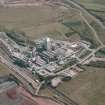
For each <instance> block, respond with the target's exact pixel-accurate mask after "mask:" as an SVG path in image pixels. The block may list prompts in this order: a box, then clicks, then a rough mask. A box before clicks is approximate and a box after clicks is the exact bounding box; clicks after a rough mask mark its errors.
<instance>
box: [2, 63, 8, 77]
mask: <svg viewBox="0 0 105 105" xmlns="http://www.w3.org/2000/svg"><path fill="white" fill-rule="evenodd" d="M7 74H9V70H8V68H7V67H6V66H4V65H2V64H0V76H3V75H7Z"/></svg>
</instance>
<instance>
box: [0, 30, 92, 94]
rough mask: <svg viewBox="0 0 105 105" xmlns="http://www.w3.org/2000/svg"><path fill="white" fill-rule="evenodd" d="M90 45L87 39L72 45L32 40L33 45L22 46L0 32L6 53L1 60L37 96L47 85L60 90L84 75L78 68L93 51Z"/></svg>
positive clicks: (61, 42)
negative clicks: (85, 53)
mask: <svg viewBox="0 0 105 105" xmlns="http://www.w3.org/2000/svg"><path fill="white" fill-rule="evenodd" d="M90 45H91V44H90V43H89V42H87V41H84V40H79V41H77V42H69V41H63V40H54V39H52V38H49V37H44V38H41V39H37V40H34V41H32V45H29V44H27V45H26V46H22V45H19V44H17V43H16V42H15V41H14V40H13V39H11V38H10V37H8V35H6V33H4V32H1V33H0V50H1V51H3V55H2V56H1V61H2V62H3V63H5V64H6V65H8V66H9V67H10V69H14V70H15V72H14V71H13V72H14V73H15V75H17V74H19V78H18V77H17V76H16V77H17V78H18V79H20V75H21V77H22V78H23V77H24V80H27V82H29V84H30V85H32V87H34V88H36V90H34V92H35V94H38V92H39V90H40V88H41V87H42V86H43V85H45V84H50V85H51V86H52V87H57V86H58V85H59V84H60V83H62V81H64V80H69V79H71V78H73V77H74V76H76V75H77V74H78V73H79V72H81V71H82V69H80V68H79V69H77V68H76V65H77V64H79V63H82V61H84V59H83V60H82V58H81V54H82V53H83V52H87V51H88V52H89V49H90V48H89V47H90ZM4 54H5V57H3V56H4ZM16 69H17V70H16ZM14 73H13V74H14ZM33 85H34V86H33ZM32 93H33V92H32Z"/></svg>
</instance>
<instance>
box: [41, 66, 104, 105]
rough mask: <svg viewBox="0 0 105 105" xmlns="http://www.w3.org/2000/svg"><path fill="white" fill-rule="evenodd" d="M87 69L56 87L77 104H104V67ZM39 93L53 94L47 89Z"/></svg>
mask: <svg viewBox="0 0 105 105" xmlns="http://www.w3.org/2000/svg"><path fill="white" fill-rule="evenodd" d="M85 69H86V70H87V71H85V72H83V73H80V74H79V75H78V76H77V77H76V78H74V79H72V80H71V81H68V82H64V83H62V84H61V85H60V86H59V87H58V88H57V89H58V90H59V91H61V92H63V93H64V94H66V95H67V96H68V97H69V98H71V99H72V100H74V101H75V102H77V103H78V104H79V105H105V69H98V68H93V67H86V68H85ZM40 94H41V95H46V96H50V97H52V96H54V92H53V91H50V90H48V89H45V90H43V91H41V93H40Z"/></svg>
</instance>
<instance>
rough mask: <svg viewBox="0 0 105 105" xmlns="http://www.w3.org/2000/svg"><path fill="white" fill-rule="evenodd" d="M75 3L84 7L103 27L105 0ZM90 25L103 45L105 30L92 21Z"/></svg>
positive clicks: (84, 0) (79, 0)
mask: <svg viewBox="0 0 105 105" xmlns="http://www.w3.org/2000/svg"><path fill="white" fill-rule="evenodd" d="M76 2H78V3H79V4H81V5H82V6H84V7H85V8H86V9H87V10H88V11H89V12H90V13H92V14H93V15H94V16H96V17H97V18H98V19H99V20H100V21H101V22H102V23H103V24H104V25H105V0H78V1H76ZM91 24H92V26H93V28H94V29H95V30H96V31H97V34H98V35H99V38H100V39H101V41H102V42H103V43H104V44H105V30H104V29H102V28H101V27H100V26H99V25H98V24H96V23H95V22H94V21H93V22H92V23H91Z"/></svg>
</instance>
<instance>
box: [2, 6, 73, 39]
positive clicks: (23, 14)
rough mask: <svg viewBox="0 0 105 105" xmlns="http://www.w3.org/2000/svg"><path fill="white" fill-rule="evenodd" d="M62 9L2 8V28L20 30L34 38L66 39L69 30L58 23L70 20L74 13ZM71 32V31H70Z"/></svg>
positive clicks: (48, 7) (45, 7) (40, 7)
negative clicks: (53, 37)
mask: <svg viewBox="0 0 105 105" xmlns="http://www.w3.org/2000/svg"><path fill="white" fill-rule="evenodd" d="M68 12H69V10H65V9H62V8H59V7H58V8H53V7H50V6H46V5H45V6H38V7H37V6H36V7H28V8H27V7H23V8H22V7H21V8H2V7H0V26H5V27H6V28H9V29H12V28H13V29H18V30H22V31H24V32H26V34H27V35H28V36H30V37H32V38H37V37H40V36H41V35H42V34H43V35H44V34H52V33H53V35H52V36H54V35H55V36H57V37H59V38H61V35H62V37H63V38H64V34H65V33H66V32H68V28H67V27H66V26H64V25H63V24H61V23H60V22H58V21H60V20H61V21H62V18H68V19H70V18H69V17H70V16H72V15H73V14H74V12H72V11H70V13H68ZM68 15H69V16H68ZM69 31H70V29H69Z"/></svg>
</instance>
